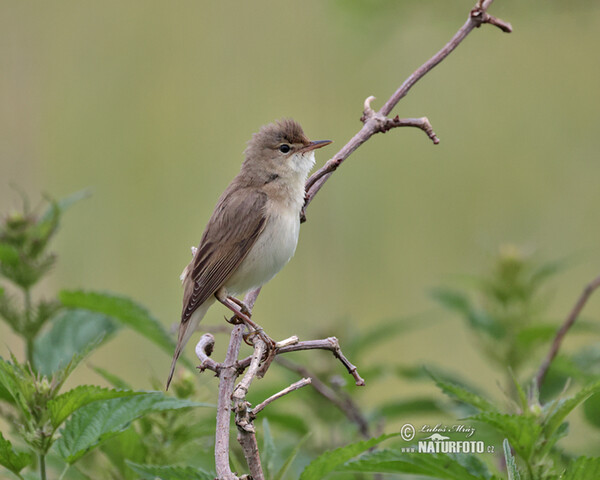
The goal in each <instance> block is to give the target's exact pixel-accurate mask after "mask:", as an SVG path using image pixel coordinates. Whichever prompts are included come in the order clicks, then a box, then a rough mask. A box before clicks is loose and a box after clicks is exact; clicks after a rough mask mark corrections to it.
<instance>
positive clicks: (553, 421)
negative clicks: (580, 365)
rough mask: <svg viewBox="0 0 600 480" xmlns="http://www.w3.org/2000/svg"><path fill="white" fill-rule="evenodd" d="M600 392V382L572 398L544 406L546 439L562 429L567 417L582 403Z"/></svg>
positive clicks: (590, 385) (585, 388) (587, 387)
mask: <svg viewBox="0 0 600 480" xmlns="http://www.w3.org/2000/svg"><path fill="white" fill-rule="evenodd" d="M599 392H600V380H598V381H596V382H593V383H591V384H589V385H587V386H585V387H584V388H582V389H581V390H580V391H579V392H577V393H576V394H575V395H574V396H572V397H570V398H567V399H559V400H555V401H553V402H550V403H548V404H546V405H545V406H544V417H545V422H544V434H545V435H546V437H547V438H548V437H550V436H551V435H552V433H554V432H555V431H556V429H558V427H560V425H561V423H562V422H563V420H564V419H565V418H566V416H567V415H568V414H569V413H571V411H572V410H573V409H575V408H576V407H577V406H578V405H579V404H580V403H581V402H583V401H585V400H586V399H587V398H588V397H590V396H592V395H594V394H596V393H599Z"/></svg>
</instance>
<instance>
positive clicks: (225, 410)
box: [215, 325, 244, 480]
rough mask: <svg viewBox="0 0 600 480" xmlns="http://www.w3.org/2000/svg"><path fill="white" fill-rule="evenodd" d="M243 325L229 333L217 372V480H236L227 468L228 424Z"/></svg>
mask: <svg viewBox="0 0 600 480" xmlns="http://www.w3.org/2000/svg"><path fill="white" fill-rule="evenodd" d="M243 334H244V325H236V326H235V327H234V328H233V331H232V332H231V339H230V341H229V348H228V349H227V355H226V356H225V362H224V363H223V365H222V367H221V369H220V371H219V374H218V375H219V399H218V401H217V428H216V434H215V467H216V470H217V478H219V480H237V479H238V477H237V476H236V475H234V474H233V472H232V471H231V468H230V467H229V423H230V420H231V395H232V394H233V386H234V384H235V379H236V378H237V366H236V363H235V361H236V359H237V357H238V355H239V352H240V346H241V345H242V337H243Z"/></svg>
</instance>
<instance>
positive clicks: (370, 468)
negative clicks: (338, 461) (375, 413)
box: [337, 450, 491, 480]
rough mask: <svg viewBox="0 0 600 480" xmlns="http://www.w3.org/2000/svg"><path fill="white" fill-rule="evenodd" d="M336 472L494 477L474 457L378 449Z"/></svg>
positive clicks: (474, 479)
mask: <svg viewBox="0 0 600 480" xmlns="http://www.w3.org/2000/svg"><path fill="white" fill-rule="evenodd" d="M337 471H340V472H342V471H343V472H364V473H410V474H414V475H425V476H428V477H434V478H437V479H445V480H446V479H447V480H483V479H490V478H491V474H490V472H489V470H488V469H487V467H486V466H485V464H484V463H483V462H482V461H481V460H479V459H478V458H477V457H475V456H473V455H468V456H465V455H463V456H458V455H444V454H436V453H432V454H423V453H403V452H401V451H399V450H379V451H375V452H371V453H367V454H365V455H362V456H361V457H360V458H358V459H357V460H354V461H352V462H347V463H346V464H345V465H344V466H343V467H340V468H339V469H338V470H337Z"/></svg>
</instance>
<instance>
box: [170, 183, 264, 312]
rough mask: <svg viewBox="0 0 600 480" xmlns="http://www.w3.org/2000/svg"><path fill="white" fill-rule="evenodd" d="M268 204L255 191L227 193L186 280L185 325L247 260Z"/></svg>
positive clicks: (229, 191)
mask: <svg viewBox="0 0 600 480" xmlns="http://www.w3.org/2000/svg"><path fill="white" fill-rule="evenodd" d="M232 187H233V185H232ZM266 202H267V195H266V194H265V193H264V192H260V191H256V190H255V189H252V190H250V189H246V188H237V189H235V188H231V187H230V188H228V189H227V190H226V191H225V192H224V193H223V195H222V196H221V199H220V200H219V203H217V206H216V207H215V211H214V212H213V214H212V217H211V219H210V220H209V222H208V225H207V226H206V230H204V234H203V235H202V240H201V241H200V245H199V246H198V250H197V251H196V254H195V255H194V259H193V260H192V263H191V265H190V266H189V267H188V272H187V275H186V277H185V279H184V281H183V284H184V295H183V309H182V311H181V321H182V323H185V322H187V321H188V320H189V318H190V316H191V315H192V313H194V311H195V310H196V309H197V308H198V307H199V306H200V305H202V304H203V303H204V302H205V301H206V300H207V299H208V298H209V297H210V296H211V295H214V294H215V293H216V292H217V290H218V289H219V288H221V287H222V286H223V284H224V283H225V282H226V281H227V279H228V278H229V277H230V276H231V274H232V273H233V272H234V271H235V269H236V268H237V267H238V266H239V265H240V263H242V260H244V258H246V255H247V254H248V252H249V251H250V249H251V248H252V246H253V245H254V243H255V242H256V239H257V238H258V237H259V235H260V233H261V232H262V231H263V229H264V226H265V221H266V217H265V204H266Z"/></svg>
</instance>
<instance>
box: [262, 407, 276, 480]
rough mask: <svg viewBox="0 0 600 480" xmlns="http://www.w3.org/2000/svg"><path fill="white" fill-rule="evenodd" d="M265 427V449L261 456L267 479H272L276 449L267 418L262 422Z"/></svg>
mask: <svg viewBox="0 0 600 480" xmlns="http://www.w3.org/2000/svg"><path fill="white" fill-rule="evenodd" d="M262 427H263V448H262V452H261V453H262V454H261V463H262V465H263V468H264V470H265V475H266V478H271V477H272V474H271V473H272V472H273V471H274V470H275V465H274V463H275V456H276V448H275V441H274V440H273V435H271V427H270V426H269V420H267V419H266V418H264V419H263V422H262Z"/></svg>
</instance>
